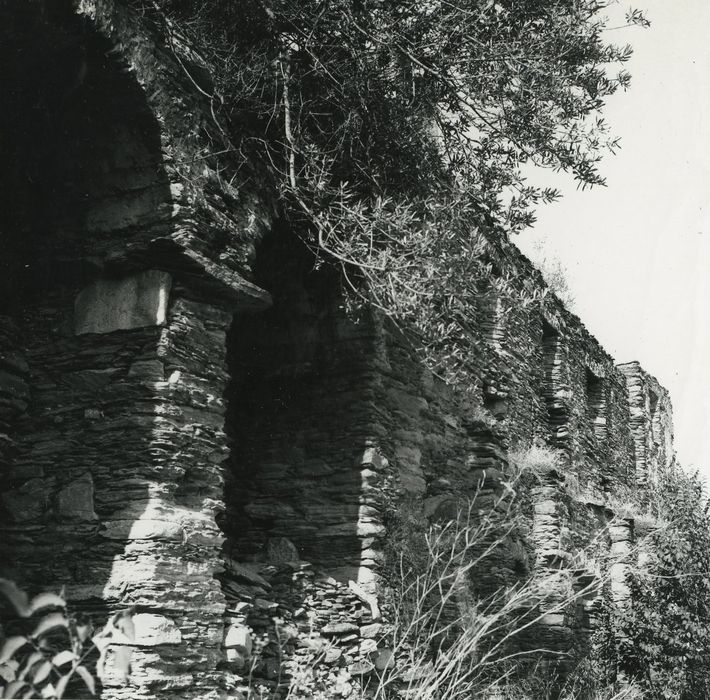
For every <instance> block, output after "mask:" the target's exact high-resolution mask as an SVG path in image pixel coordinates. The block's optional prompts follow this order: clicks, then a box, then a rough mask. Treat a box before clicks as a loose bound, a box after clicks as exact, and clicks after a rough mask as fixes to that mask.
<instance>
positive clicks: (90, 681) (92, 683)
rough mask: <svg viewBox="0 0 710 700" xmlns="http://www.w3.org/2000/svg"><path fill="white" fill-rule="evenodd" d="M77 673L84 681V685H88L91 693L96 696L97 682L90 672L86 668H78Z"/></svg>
mask: <svg viewBox="0 0 710 700" xmlns="http://www.w3.org/2000/svg"><path fill="white" fill-rule="evenodd" d="M76 672H77V673H78V674H79V675H80V676H81V677H82V678H83V679H84V683H86V687H87V688H88V689H89V692H90V693H91V694H92V695H96V680H95V679H94V677H93V676H92V675H91V673H90V672H89V669H87V668H86V666H77V667H76Z"/></svg>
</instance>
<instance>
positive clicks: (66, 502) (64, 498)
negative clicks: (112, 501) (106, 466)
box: [57, 474, 97, 521]
mask: <svg viewBox="0 0 710 700" xmlns="http://www.w3.org/2000/svg"><path fill="white" fill-rule="evenodd" d="M57 512H58V513H59V515H60V516H61V517H63V518H71V519H73V520H85V521H93V520H97V515H96V513H95V512H94V482H93V480H92V478H91V474H85V475H84V476H82V477H80V478H79V479H77V480H76V481H72V482H71V483H70V484H68V485H67V486H65V487H64V488H63V489H62V490H61V491H60V492H59V493H58V494H57Z"/></svg>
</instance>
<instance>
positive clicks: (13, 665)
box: [0, 659, 21, 683]
mask: <svg viewBox="0 0 710 700" xmlns="http://www.w3.org/2000/svg"><path fill="white" fill-rule="evenodd" d="M19 666H20V664H18V663H17V661H14V660H13V659H10V661H7V662H6V663H4V664H0V679H2V680H4V681H5V682H6V683H9V682H10V681H14V680H21V679H18V678H17V669H18V667H19Z"/></svg>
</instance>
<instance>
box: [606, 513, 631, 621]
mask: <svg viewBox="0 0 710 700" xmlns="http://www.w3.org/2000/svg"><path fill="white" fill-rule="evenodd" d="M609 537H610V539H611V550H610V555H611V564H610V567H609V579H610V585H611V597H612V600H613V602H614V604H615V605H616V606H619V607H620V606H626V605H628V604H629V601H630V599H631V592H630V590H629V584H628V574H629V571H630V568H631V564H632V546H633V538H634V521H633V520H632V519H630V518H624V519H620V520H617V521H614V522H612V523H611V524H610V525H609Z"/></svg>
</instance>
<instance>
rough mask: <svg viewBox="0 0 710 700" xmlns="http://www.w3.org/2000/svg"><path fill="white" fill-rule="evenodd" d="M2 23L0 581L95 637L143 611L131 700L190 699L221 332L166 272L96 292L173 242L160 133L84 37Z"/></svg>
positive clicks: (32, 17) (211, 550) (206, 543)
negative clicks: (59, 601)
mask: <svg viewBox="0 0 710 700" xmlns="http://www.w3.org/2000/svg"><path fill="white" fill-rule="evenodd" d="M12 5H13V6H12V8H11V9H3V10H0V20H2V29H1V33H2V40H1V41H0V47H1V48H0V54H1V55H0V64H2V65H3V66H4V67H7V72H6V74H5V77H6V80H7V84H6V85H5V86H4V87H3V93H4V94H5V95H7V96H9V97H8V99H6V100H5V101H4V104H3V109H2V110H0V120H1V121H0V129H1V134H2V142H1V147H2V150H3V154H2V166H1V170H0V193H1V196H2V201H1V202H0V235H1V236H2V247H3V254H2V256H1V257H0V265H1V266H2V269H1V274H0V305H1V306H0V343H1V344H2V347H0V433H3V443H2V450H1V451H0V469H1V472H0V575H2V576H6V577H9V578H12V579H14V580H16V581H17V582H18V583H19V584H20V585H22V586H24V587H27V588H28V589H29V590H30V591H31V592H32V591H35V590H38V589H42V588H49V589H55V590H56V589H57V588H58V587H60V586H65V587H66V595H67V598H68V600H69V601H70V602H71V603H72V604H73V605H74V607H75V609H78V610H80V611H82V612H86V613H87V614H90V615H91V616H92V617H93V618H94V619H95V621H96V622H97V623H98V624H102V622H103V621H105V619H106V616H107V614H108V612H109V611H110V610H113V609H116V608H123V607H127V606H129V605H134V606H136V610H137V613H138V614H137V617H136V622H137V637H138V639H137V642H138V645H139V648H140V650H139V652H138V653H137V654H136V656H135V659H134V661H135V663H134V666H135V668H134V673H133V678H134V683H135V686H134V687H133V688H132V690H131V697H135V698H138V697H154V696H155V692H156V688H164V687H165V684H166V683H172V684H173V685H172V690H171V691H170V692H171V693H172V695H171V697H180V696H182V695H183V694H184V696H185V697H194V695H191V693H192V692H194V690H195V688H198V689H199V685H200V683H201V682H207V683H208V684H209V682H210V681H209V678H208V677H207V676H206V672H205V673H203V676H204V677H203V676H200V678H202V680H201V681H197V680H195V677H194V676H193V673H194V674H195V675H198V672H203V671H205V669H212V671H214V668H215V666H216V664H217V660H218V657H219V655H220V647H221V643H222V612H223V607H224V606H223V603H222V600H223V599H222V594H221V591H220V588H219V584H218V583H217V582H216V581H215V580H214V578H213V577H214V571H215V569H216V568H217V561H218V557H219V549H220V547H221V542H222V537H221V534H220V532H219V530H218V528H217V526H216V523H215V521H214V510H215V508H216V507H217V506H218V505H219V503H220V502H221V497H222V477H221V466H220V463H221V461H222V460H223V459H224V456H225V452H226V450H225V448H224V434H223V431H222V427H223V414H224V408H223V407H224V403H223V401H222V397H221V393H222V390H223V387H224V386H225V385H226V368H225V366H224V352H225V348H226V328H227V326H228V323H229V319H230V316H229V315H228V314H227V313H225V312H220V311H218V310H216V309H214V307H211V306H209V305H207V304H203V303H202V302H201V301H200V299H199V298H196V297H195V295H191V294H189V293H188V292H187V291H186V289H184V288H183V287H182V286H181V285H180V284H178V283H176V282H175V281H174V280H172V279H171V276H170V275H169V274H167V273H165V272H161V271H142V272H141V271H138V272H135V273H132V274H129V275H128V276H123V277H121V278H116V279H107V278H106V277H105V273H104V272H103V270H102V263H103V261H104V260H105V259H106V258H107V257H110V254H111V252H112V251H118V252H123V251H125V250H126V248H127V247H128V246H129V245H136V244H137V245H138V247H140V246H141V245H143V244H145V243H146V241H147V240H149V239H151V238H155V237H156V236H157V235H159V234H160V233H161V232H165V231H166V230H168V227H169V226H170V223H171V222H170V220H169V217H170V212H171V211H172V198H171V190H170V181H169V177H168V175H167V173H166V170H165V164H164V162H163V153H162V150H161V149H162V143H161V132H160V128H159V125H158V122H157V121H156V118H155V116H154V115H153V114H152V113H151V110H150V107H149V105H148V104H147V101H146V96H145V94H144V93H143V90H142V89H141V87H140V86H139V85H138V83H137V82H136V80H135V78H134V76H133V75H131V74H130V73H129V72H128V71H127V69H126V66H124V65H122V64H121V63H120V61H119V60H118V59H117V58H116V52H114V51H112V47H111V46H110V45H108V44H107V42H106V41H105V40H103V39H102V38H101V37H99V36H97V35H96V34H95V33H93V31H92V29H91V27H89V26H88V25H87V24H85V23H83V22H82V21H80V20H79V19H78V18H77V17H75V16H73V15H71V14H70V12H69V11H68V10H66V11H65V10H57V11H56V12H54V11H53V10H51V9H48V8H50V7H52V6H51V5H50V4H45V3H30V2H28V3H26V4H23V6H22V7H21V8H20V7H19V6H18V5H16V4H14V3H12ZM62 7H63V5H62ZM138 267H139V268H140V264H139V265H138ZM124 275H125V273H124ZM97 277H98V278H99V281H98V282H92V280H94V279H96V278H97ZM102 278H103V279H102ZM81 290H84V291H83V292H82V291H81ZM80 292H81V294H80ZM75 302H76V309H75ZM5 435H6V436H7V437H5ZM188 600H189V601H190V605H187V603H186V601H188ZM9 630H11V626H10V627H6V631H9ZM122 692H123V693H124V697H125V692H126V691H120V690H116V691H113V690H112V689H111V688H108V689H104V695H103V696H104V697H113V696H116V695H120V694H121V693H122Z"/></svg>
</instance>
